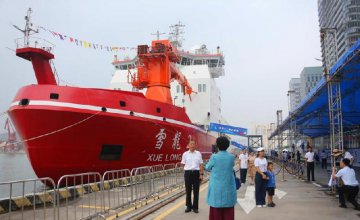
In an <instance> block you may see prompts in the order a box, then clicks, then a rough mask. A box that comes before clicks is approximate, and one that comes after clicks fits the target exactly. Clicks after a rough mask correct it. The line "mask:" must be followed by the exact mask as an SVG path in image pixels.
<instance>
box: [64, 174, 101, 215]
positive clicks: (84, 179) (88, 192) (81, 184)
mask: <svg viewBox="0 0 360 220" xmlns="http://www.w3.org/2000/svg"><path fill="white" fill-rule="evenodd" d="M57 195H58V196H57V201H58V203H57V204H58V206H57V207H58V209H57V210H58V219H67V220H68V219H84V218H91V217H94V216H97V215H98V212H103V211H104V202H103V199H104V197H103V181H102V176H101V175H100V173H81V174H74V175H65V176H62V177H61V178H60V179H59V181H58V184H57Z"/></svg>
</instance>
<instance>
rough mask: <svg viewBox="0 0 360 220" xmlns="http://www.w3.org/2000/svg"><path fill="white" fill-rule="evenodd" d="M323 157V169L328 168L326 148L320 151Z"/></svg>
mask: <svg viewBox="0 0 360 220" xmlns="http://www.w3.org/2000/svg"><path fill="white" fill-rule="evenodd" d="M320 158H321V169H327V153H326V152H325V150H322V151H321V153H320Z"/></svg>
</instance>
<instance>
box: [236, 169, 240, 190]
mask: <svg viewBox="0 0 360 220" xmlns="http://www.w3.org/2000/svg"><path fill="white" fill-rule="evenodd" d="M234 178H235V186H236V190H238V189H240V187H241V182H240V178H238V177H237V176H236V173H235V171H234Z"/></svg>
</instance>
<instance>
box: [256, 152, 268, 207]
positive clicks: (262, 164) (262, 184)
mask: <svg viewBox="0 0 360 220" xmlns="http://www.w3.org/2000/svg"><path fill="white" fill-rule="evenodd" d="M257 151H258V153H259V156H258V157H257V158H256V159H255V161H254V165H255V169H256V174H255V199H256V205H257V207H266V206H265V204H266V203H265V197H266V182H267V180H268V179H269V178H268V177H267V176H266V175H265V172H266V171H267V164H268V163H267V160H266V158H265V157H264V154H265V152H264V148H262V147H260V148H258V150H257Z"/></svg>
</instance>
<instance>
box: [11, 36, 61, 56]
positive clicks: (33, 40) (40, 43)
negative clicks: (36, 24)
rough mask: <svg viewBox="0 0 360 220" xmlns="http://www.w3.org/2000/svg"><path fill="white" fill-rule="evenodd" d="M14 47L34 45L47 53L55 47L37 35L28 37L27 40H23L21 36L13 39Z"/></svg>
mask: <svg viewBox="0 0 360 220" xmlns="http://www.w3.org/2000/svg"><path fill="white" fill-rule="evenodd" d="M15 45H16V48H17V49H18V48H26V47H34V48H39V49H43V50H45V51H47V52H49V53H51V52H52V50H53V49H54V48H55V44H53V43H51V42H49V41H47V40H45V39H43V38H38V37H30V38H29V40H28V41H25V40H24V38H23V37H21V38H17V39H15Z"/></svg>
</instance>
